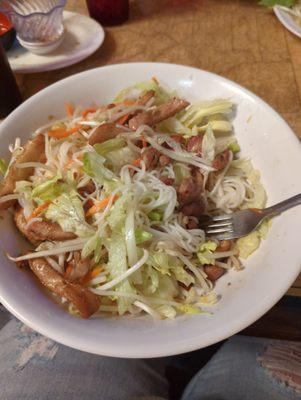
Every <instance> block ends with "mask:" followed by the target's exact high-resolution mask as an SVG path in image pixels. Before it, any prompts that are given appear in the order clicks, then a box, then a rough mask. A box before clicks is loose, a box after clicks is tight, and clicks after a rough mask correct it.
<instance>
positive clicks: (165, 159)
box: [159, 154, 171, 167]
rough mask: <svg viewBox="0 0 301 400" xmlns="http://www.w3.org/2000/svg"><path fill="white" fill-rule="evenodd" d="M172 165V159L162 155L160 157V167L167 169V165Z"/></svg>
mask: <svg viewBox="0 0 301 400" xmlns="http://www.w3.org/2000/svg"><path fill="white" fill-rule="evenodd" d="M170 163H171V158H170V157H168V156H166V155H165V154H161V155H160V156H159V165H160V166H161V167H165V166H166V165H168V164H170Z"/></svg>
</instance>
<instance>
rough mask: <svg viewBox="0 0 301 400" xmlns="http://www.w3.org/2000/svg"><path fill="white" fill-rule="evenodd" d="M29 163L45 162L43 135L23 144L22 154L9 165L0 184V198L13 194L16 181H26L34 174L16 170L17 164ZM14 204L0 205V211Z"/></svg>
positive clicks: (9, 202) (29, 169)
mask: <svg viewBox="0 0 301 400" xmlns="http://www.w3.org/2000/svg"><path fill="white" fill-rule="evenodd" d="M29 161H34V162H42V163H44V162H45V161H46V158H45V138H44V135H38V136H36V137H35V138H34V139H31V140H29V141H28V142H27V143H26V144H25V146H24V149H23V151H22V153H21V154H19V155H18V157H16V159H15V161H14V162H13V163H12V164H11V166H10V167H9V170H8V173H7V175H6V177H5V178H4V180H3V181H2V182H1V184H0V197H1V196H5V195H7V194H11V193H13V192H14V189H15V184H16V182H17V181H21V180H26V179H28V178H29V177H30V176H31V175H32V174H33V173H34V168H17V166H16V165H17V164H19V163H25V162H29ZM14 202H15V201H7V202H5V203H0V209H6V208H8V207H10V206H11V205H12V204H13V203H14Z"/></svg>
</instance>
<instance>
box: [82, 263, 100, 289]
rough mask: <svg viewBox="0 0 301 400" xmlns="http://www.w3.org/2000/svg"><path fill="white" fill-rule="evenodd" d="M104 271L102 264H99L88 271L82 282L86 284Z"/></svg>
mask: <svg viewBox="0 0 301 400" xmlns="http://www.w3.org/2000/svg"><path fill="white" fill-rule="evenodd" d="M102 271H103V268H102V267H101V266H100V265H97V266H96V267H94V268H93V269H92V270H90V271H89V272H87V273H86V275H85V276H84V277H83V278H82V279H81V283H82V284H83V285H86V284H87V283H89V282H90V281H91V280H92V279H94V278H96V277H97V275H99V274H100V273H101V272H102Z"/></svg>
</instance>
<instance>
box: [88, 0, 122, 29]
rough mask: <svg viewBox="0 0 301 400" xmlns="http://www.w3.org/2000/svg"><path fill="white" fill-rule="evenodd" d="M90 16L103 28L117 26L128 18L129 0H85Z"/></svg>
mask: <svg viewBox="0 0 301 400" xmlns="http://www.w3.org/2000/svg"><path fill="white" fill-rule="evenodd" d="M86 2H87V6H88V10H89V13H90V16H91V17H92V18H94V19H96V21H98V22H100V23H101V24H102V25H104V26H111V25H119V24H122V23H123V22H125V21H126V20H127V19H128V18H129V0H86Z"/></svg>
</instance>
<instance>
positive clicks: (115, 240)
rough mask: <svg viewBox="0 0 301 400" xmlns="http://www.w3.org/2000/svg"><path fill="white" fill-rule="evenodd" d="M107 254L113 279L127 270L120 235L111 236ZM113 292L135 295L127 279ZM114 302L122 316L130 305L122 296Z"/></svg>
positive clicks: (123, 242) (129, 301)
mask: <svg viewBox="0 0 301 400" xmlns="http://www.w3.org/2000/svg"><path fill="white" fill-rule="evenodd" d="M108 252H109V262H108V264H107V267H108V270H109V272H110V277H111V279H114V278H117V277H118V276H120V275H121V274H123V273H124V272H126V271H127V269H128V265H127V258H126V245H125V240H124V237H123V236H122V235H121V234H120V233H113V234H112V236H111V239H110V240H109V246H108ZM115 290H116V291H120V292H123V293H130V294H135V289H134V288H133V286H132V284H131V282H130V280H129V279H125V280H123V281H122V282H121V283H119V284H118V285H117V286H116V287H115ZM116 301H117V306H118V313H119V314H120V315H123V314H124V313H125V312H126V311H127V310H128V308H129V306H130V305H131V303H132V300H131V299H129V298H126V297H123V296H118V297H117V298H116Z"/></svg>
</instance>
